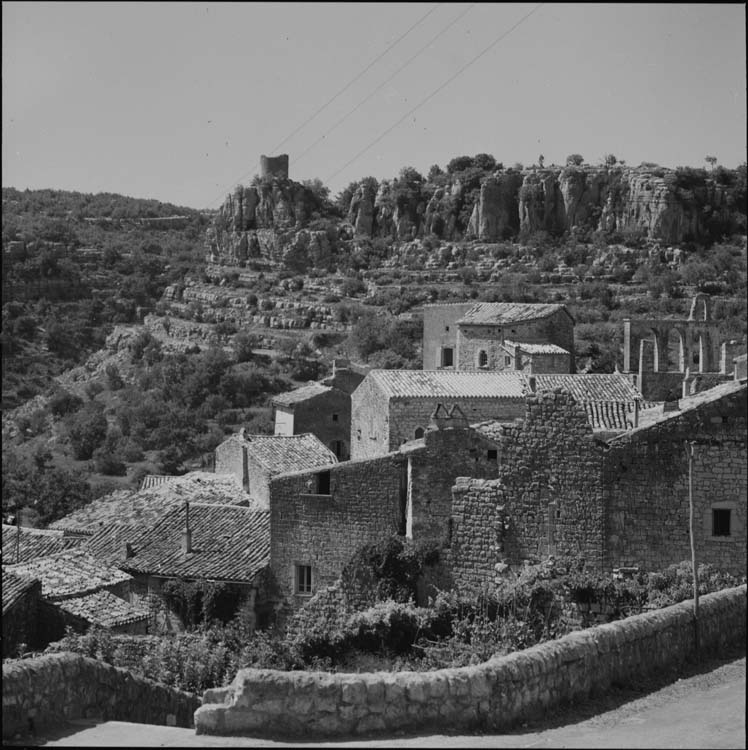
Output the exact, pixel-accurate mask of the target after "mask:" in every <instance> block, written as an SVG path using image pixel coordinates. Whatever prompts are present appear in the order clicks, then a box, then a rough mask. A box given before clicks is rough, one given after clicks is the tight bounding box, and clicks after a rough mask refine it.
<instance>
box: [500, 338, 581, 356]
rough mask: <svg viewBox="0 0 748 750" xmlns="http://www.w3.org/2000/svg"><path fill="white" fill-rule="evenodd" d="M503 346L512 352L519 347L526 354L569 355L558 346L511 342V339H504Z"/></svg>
mask: <svg viewBox="0 0 748 750" xmlns="http://www.w3.org/2000/svg"><path fill="white" fill-rule="evenodd" d="M502 346H503V347H504V348H505V349H507V348H508V349H510V350H511V349H512V348H513V347H515V346H518V347H519V348H520V351H522V352H524V353H525V354H569V352H568V351H567V350H566V349H563V348H562V347H560V346H558V345H557V344H528V343H526V342H524V341H509V339H504V343H503V344H502Z"/></svg>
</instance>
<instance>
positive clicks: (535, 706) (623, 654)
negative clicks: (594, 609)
mask: <svg viewBox="0 0 748 750" xmlns="http://www.w3.org/2000/svg"><path fill="white" fill-rule="evenodd" d="M700 604H701V607H700V629H701V630H700V632H701V646H702V651H704V652H710V651H719V650H720V649H722V648H724V647H725V646H727V645H730V644H739V643H743V642H744V641H745V633H746V620H745V616H746V586H745V585H743V586H739V587H737V588H734V589H728V590H726V591H721V592H718V593H715V594H708V595H706V596H704V597H702V598H701V600H700ZM693 651H694V623H693V605H692V602H690V601H686V602H681V603H680V604H676V605H674V606H672V607H667V608H665V609H662V610H658V611H656V612H648V613H646V614H642V615H636V616H634V617H629V618H627V619H626V620H621V621H619V622H613V623H609V624H606V625H599V626H597V627H594V628H590V629H589V630H580V631H576V632H574V633H571V634H569V635H567V636H565V637H564V638H561V639H560V640H558V641H551V642H548V643H543V644H540V645H538V646H534V647H532V648H529V649H527V650H525V651H518V652H516V653H513V654H510V655H508V656H501V657H496V658H494V659H491V660H489V661H487V662H485V663H483V664H479V665H476V666H473V667H461V668H456V669H440V670H436V671H434V672H376V673H372V674H330V673H325V672H278V671H275V670H269V669H244V670H241V671H240V672H239V673H238V674H237V676H236V678H235V679H234V681H233V682H232V683H231V685H229V686H228V687H226V688H221V689H218V690H208V691H206V693H205V695H204V696H203V705H202V706H201V707H200V708H199V709H198V710H197V711H196V712H195V729H196V731H197V733H198V734H234V733H241V732H252V733H264V732H273V733H280V734H299V735H301V734H303V735H305V736H309V735H336V734H349V733H367V732H372V731H388V732H393V731H395V730H402V729H408V730H416V729H421V728H426V727H428V729H429V730H430V731H434V730H436V729H437V728H438V729H442V730H445V729H454V728H457V727H461V728H465V729H497V728H505V727H509V726H511V725H513V724H516V723H517V722H520V721H523V720H526V719H527V718H531V717H533V716H535V715H538V714H541V713H542V712H543V711H545V710H547V709H548V708H550V707H551V706H556V705H559V704H562V703H564V702H567V701H570V700H579V699H582V698H584V697H586V696H588V695H589V694H590V693H592V692H593V691H594V692H599V691H602V690H605V689H607V688H608V687H610V686H611V685H612V684H621V683H626V682H627V681H629V680H632V679H634V678H637V677H640V676H642V675H645V674H647V673H651V672H656V671H657V670H661V669H663V668H665V667H670V666H674V665H677V664H679V663H681V662H683V661H684V660H685V659H686V657H688V656H689V655H690V654H692V653H693Z"/></svg>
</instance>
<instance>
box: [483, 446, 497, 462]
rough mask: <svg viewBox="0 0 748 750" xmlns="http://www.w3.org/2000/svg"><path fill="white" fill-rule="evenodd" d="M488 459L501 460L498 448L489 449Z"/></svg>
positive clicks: (487, 452)
mask: <svg viewBox="0 0 748 750" xmlns="http://www.w3.org/2000/svg"><path fill="white" fill-rule="evenodd" d="M486 458H487V459H488V460H489V461H497V460H498V458H499V452H498V450H497V449H496V448H489V449H488V450H487V451H486Z"/></svg>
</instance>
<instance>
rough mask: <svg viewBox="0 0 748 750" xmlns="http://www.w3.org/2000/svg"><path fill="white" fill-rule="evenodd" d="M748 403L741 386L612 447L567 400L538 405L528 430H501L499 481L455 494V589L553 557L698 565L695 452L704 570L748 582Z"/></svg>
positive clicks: (663, 414)
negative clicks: (688, 447) (690, 448)
mask: <svg viewBox="0 0 748 750" xmlns="http://www.w3.org/2000/svg"><path fill="white" fill-rule="evenodd" d="M747 391H748V386H747V385H746V382H745V381H738V382H737V383H729V384H725V385H720V386H717V387H715V388H713V389H710V390H709V391H705V392H703V393H699V394H696V395H694V396H690V397H688V398H684V399H682V400H681V401H680V402H679V404H678V407H677V408H676V409H675V410H667V411H663V408H662V407H658V408H655V409H650V410H647V412H643V414H642V417H641V420H640V423H639V426H638V427H637V428H634V429H630V430H627V431H625V432H623V433H620V434H618V435H617V436H614V437H612V438H610V439H608V440H603V439H600V438H598V437H597V436H595V435H594V434H593V432H592V431H591V430H590V428H589V424H588V423H587V420H586V419H585V418H584V415H583V413H582V411H581V410H580V408H579V405H578V404H576V403H575V402H574V400H573V398H571V397H570V396H569V394H566V393H563V392H562V391H560V390H559V391H557V392H550V393H542V394H538V395H536V396H531V397H528V406H527V414H526V417H525V419H524V421H523V422H520V423H518V424H516V425H513V426H508V425H507V426H504V427H502V432H503V435H502V436H501V437H500V438H499V446H500V447H499V464H500V466H499V476H498V478H497V479H496V480H488V481H486V480H483V479H474V478H469V477H464V478H460V479H459V480H458V481H457V483H456V484H455V487H454V491H453V511H452V527H451V534H452V535H451V539H450V555H451V565H452V572H453V575H454V581H455V584H456V585H458V586H460V585H474V586H475V585H481V584H482V583H485V582H488V581H492V580H494V579H495V578H496V575H497V570H499V571H500V570H503V569H504V566H506V565H509V566H516V565H519V564H521V563H522V561H523V560H526V559H538V558H542V557H544V556H546V555H551V554H553V555H565V554H570V555H582V556H583V557H584V558H585V560H586V561H587V563H588V564H590V565H592V566H593V567H596V568H598V569H600V568H602V569H607V570H610V569H613V568H618V567H630V566H637V567H642V568H644V569H646V570H659V569H662V568H664V567H667V566H668V565H670V564H673V563H678V562H681V561H683V560H687V559H690V555H691V551H690V537H689V484H688V476H689V466H688V463H689V462H688V458H687V455H686V452H685V448H684V446H685V444H686V442H687V441H693V443H694V459H693V503H694V509H695V531H694V536H695V541H696V553H697V559H698V561H699V563H709V564H712V565H715V566H717V567H719V568H721V569H723V570H727V571H729V572H731V573H734V574H737V575H745V572H746V497H747V496H748V486H747V484H746V472H745V467H746V462H747V460H748V455H747V454H746V407H747V403H746V392H747ZM497 566H498V569H497Z"/></svg>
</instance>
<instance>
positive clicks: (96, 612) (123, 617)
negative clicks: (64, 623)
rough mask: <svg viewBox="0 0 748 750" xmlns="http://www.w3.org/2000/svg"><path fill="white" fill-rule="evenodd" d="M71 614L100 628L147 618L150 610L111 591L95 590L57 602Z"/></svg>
mask: <svg viewBox="0 0 748 750" xmlns="http://www.w3.org/2000/svg"><path fill="white" fill-rule="evenodd" d="M58 606H59V607H60V609H64V610H65V611H66V612H69V613H70V614H71V615H75V616H76V617H81V618H83V619H84V620H87V621H88V622H90V623H91V624H92V625H98V626H99V627H102V628H113V627H116V626H117V625H126V624H128V623H131V622H139V621H141V620H147V619H148V618H149V617H150V612H149V611H148V609H147V608H146V607H143V606H140V605H137V604H130V603H129V602H126V601H125V600H124V599H120V598H119V597H118V596H115V595H114V594H113V593H112V592H111V591H96V592H95V593H93V594H87V595H86V596H76V597H73V598H72V599H64V600H63V601H61V602H59V603H58Z"/></svg>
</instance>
